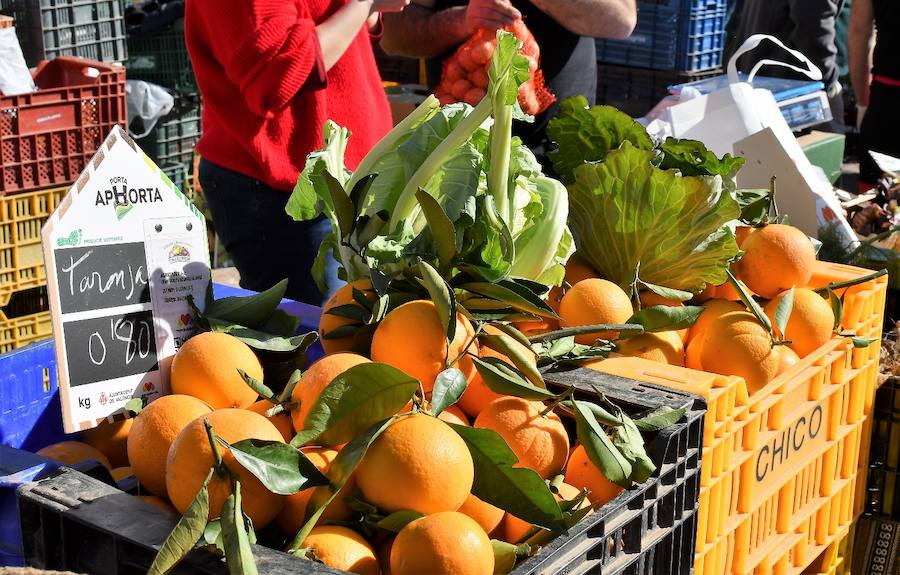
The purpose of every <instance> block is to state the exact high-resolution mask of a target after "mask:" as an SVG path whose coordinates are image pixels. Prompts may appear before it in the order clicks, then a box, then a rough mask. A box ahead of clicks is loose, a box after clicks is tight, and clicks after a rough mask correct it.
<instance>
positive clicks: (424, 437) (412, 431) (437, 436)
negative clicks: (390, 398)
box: [356, 413, 475, 514]
mask: <svg viewBox="0 0 900 575" xmlns="http://www.w3.org/2000/svg"><path fill="white" fill-rule="evenodd" d="M474 473H475V467H474V464H473V463H472V456H471V454H470V453H469V448H468V447H467V446H466V442H465V441H463V440H462V438H461V437H460V436H459V435H457V434H456V432H455V431H453V429H451V428H450V426H449V425H447V424H446V423H444V422H443V421H441V420H440V419H438V418H436V417H432V416H430V415H426V414H424V413H417V414H413V415H408V416H403V417H401V418H399V419H398V420H396V421H395V422H394V423H393V424H391V426H390V427H388V428H387V429H386V430H385V431H384V432H383V433H382V434H381V435H379V436H378V438H377V439H376V440H375V441H374V442H373V443H372V445H371V447H369V450H368V451H367V452H366V456H365V457H364V458H363V460H362V462H361V463H360V465H359V467H357V469H356V483H357V485H358V486H359V489H360V491H362V494H363V498H364V499H365V500H366V501H368V502H370V503H372V504H373V505H376V506H378V508H379V509H381V510H382V511H384V512H386V513H393V512H394V511H399V510H401V509H411V510H413V511H418V512H419V513H426V514H427V513H437V512H439V511H455V510H456V509H459V507H460V505H462V504H463V502H464V501H465V500H466V497H468V496H469V493H470V492H471V490H472V482H473V480H474Z"/></svg>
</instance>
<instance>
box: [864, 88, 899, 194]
mask: <svg viewBox="0 0 900 575" xmlns="http://www.w3.org/2000/svg"><path fill="white" fill-rule="evenodd" d="M898 104H900V87H895V86H888V85H886V84H882V83H880V82H872V87H871V90H870V91H869V108H868V109H867V110H866V115H865V116H864V117H863V122H862V126H861V127H860V129H859V150H860V154H859V181H860V182H862V183H864V184H870V185H874V184H875V182H876V181H877V180H878V178H879V177H880V176H881V170H879V169H878V166H877V165H876V164H875V161H874V160H872V158H871V156H869V153H868V151H869V150H874V151H876V152H881V153H882V154H887V155H889V156H894V157H895V158H900V111H898V110H900V108H898V107H897V106H898Z"/></svg>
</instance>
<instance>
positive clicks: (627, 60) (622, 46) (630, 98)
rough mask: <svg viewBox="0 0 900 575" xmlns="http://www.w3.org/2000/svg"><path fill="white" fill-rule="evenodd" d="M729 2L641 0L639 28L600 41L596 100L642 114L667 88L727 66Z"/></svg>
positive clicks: (648, 109) (721, 0)
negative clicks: (724, 60)
mask: <svg viewBox="0 0 900 575" xmlns="http://www.w3.org/2000/svg"><path fill="white" fill-rule="evenodd" d="M726 4H727V2H726V0H639V1H638V2H637V7H638V19H637V25H636V26H635V29H634V32H633V33H632V34H631V36H629V37H628V38H626V39H624V40H606V39H598V40H597V61H598V62H600V65H599V70H598V80H597V102H598V103H601V104H610V105H613V106H616V107H619V108H620V109H622V110H623V111H625V112H627V113H629V114H631V115H633V116H642V115H644V114H646V113H647V112H649V111H650V109H651V108H653V106H654V105H655V104H656V103H657V102H658V101H659V100H660V99H662V98H663V97H665V96H666V95H667V91H666V89H667V87H668V86H670V85H673V84H681V83H685V82H691V81H694V80H697V79H701V78H703V77H706V76H709V75H714V74H715V73H717V72H718V70H719V68H721V66H722V50H723V48H724V47H725V11H726Z"/></svg>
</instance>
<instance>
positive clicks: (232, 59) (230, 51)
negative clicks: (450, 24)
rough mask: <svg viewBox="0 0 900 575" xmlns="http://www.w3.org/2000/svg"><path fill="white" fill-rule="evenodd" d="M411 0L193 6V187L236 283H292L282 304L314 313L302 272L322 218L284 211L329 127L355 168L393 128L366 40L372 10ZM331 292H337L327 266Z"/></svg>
mask: <svg viewBox="0 0 900 575" xmlns="http://www.w3.org/2000/svg"><path fill="white" fill-rule="evenodd" d="M408 3H409V0H192V1H191V2H186V3H185V5H186V6H185V18H184V27H185V37H186V41H187V47H188V52H189V54H190V57H191V62H192V64H193V67H194V75H195V76H196V78H197V85H198V87H199V88H200V94H201V97H202V99H203V116H202V126H203V135H202V137H201V138H200V141H199V142H198V144H197V151H198V152H199V154H200V156H201V158H202V159H201V161H200V166H199V179H200V185H201V187H202V188H203V194H204V197H205V199H206V202H207V205H208V206H209V210H210V212H211V215H212V220H213V224H214V225H215V228H216V233H217V234H218V237H219V239H220V240H221V241H222V244H223V245H224V247H225V249H226V250H228V253H229V254H230V255H231V257H232V259H233V260H234V263H235V266H236V267H237V269H238V271H239V272H240V275H241V287H244V288H246V289H251V290H254V291H261V290H264V289H267V288H269V287H271V286H273V285H274V284H276V283H277V282H278V281H280V280H282V279H284V278H288V291H287V295H288V297H291V298H293V299H296V300H299V301H303V302H306V303H310V304H314V305H321V304H322V303H323V302H324V300H325V298H326V297H327V295H328V294H321V293H320V292H319V290H318V288H317V287H316V284H315V282H314V281H313V280H312V276H311V274H310V268H311V267H312V263H313V261H314V259H315V256H316V254H317V252H318V249H319V244H320V243H321V242H322V240H323V239H324V238H325V236H326V235H327V234H328V232H329V231H330V225H329V222H328V220H327V219H325V218H320V219H318V220H315V221H311V222H295V221H293V220H292V219H291V218H290V216H288V215H287V214H286V213H285V211H284V208H285V205H286V203H287V199H288V197H289V195H290V191H291V190H292V189H293V187H294V184H296V182H297V177H298V176H299V175H300V171H301V170H302V169H303V165H304V162H305V160H306V156H307V154H309V153H310V152H312V151H314V150H316V149H317V148H319V147H321V146H322V127H323V126H324V124H325V122H326V120H328V119H331V120H334V121H335V122H336V123H337V124H339V125H341V126H344V127H346V128H349V130H350V131H351V132H352V133H353V137H352V138H351V139H350V142H349V145H348V147H347V152H346V164H347V167H348V168H350V169H351V170H352V169H354V168H356V165H357V164H358V163H359V161H360V160H361V159H362V158H363V157H364V156H365V154H366V152H368V151H369V149H370V148H371V147H372V146H373V145H374V144H375V143H376V142H377V141H378V140H379V139H380V138H381V137H382V136H383V135H384V134H386V133H387V132H388V131H389V130H390V129H391V111H390V106H389V105H388V102H387V98H386V96H385V94H384V89H383V87H382V84H381V78H380V77H379V74H378V69H377V67H376V65H375V57H374V55H373V52H372V42H373V41H377V40H378V37H379V35H380V27H381V23H380V14H381V13H383V12H397V11H400V10H402V9H403V8H405V7H406V5H407V4H408ZM327 275H328V284H329V290H330V291H333V290H334V289H336V288H337V287H339V284H340V282H339V281H338V279H337V263H336V262H335V261H334V260H333V259H332V260H331V261H330V262H329V264H328V274H327Z"/></svg>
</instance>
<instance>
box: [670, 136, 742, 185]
mask: <svg viewBox="0 0 900 575" xmlns="http://www.w3.org/2000/svg"><path fill="white" fill-rule="evenodd" d="M659 149H660V151H661V152H662V161H661V162H660V165H659V167H660V168H663V169H664V170H668V169H673V168H674V169H676V170H678V171H680V172H681V175H683V176H722V179H723V180H731V179H733V178H734V177H735V176H736V175H737V173H738V170H740V169H741V167H742V166H743V165H744V158H735V157H734V156H732V155H731V154H725V155H724V156H723V157H722V158H721V159H719V158H717V157H716V155H715V153H713V152H711V151H709V150H707V149H706V146H704V145H703V143H702V142H698V141H696V140H677V139H675V138H666V141H665V142H663V143H662V145H661V146H660V147H659Z"/></svg>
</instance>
